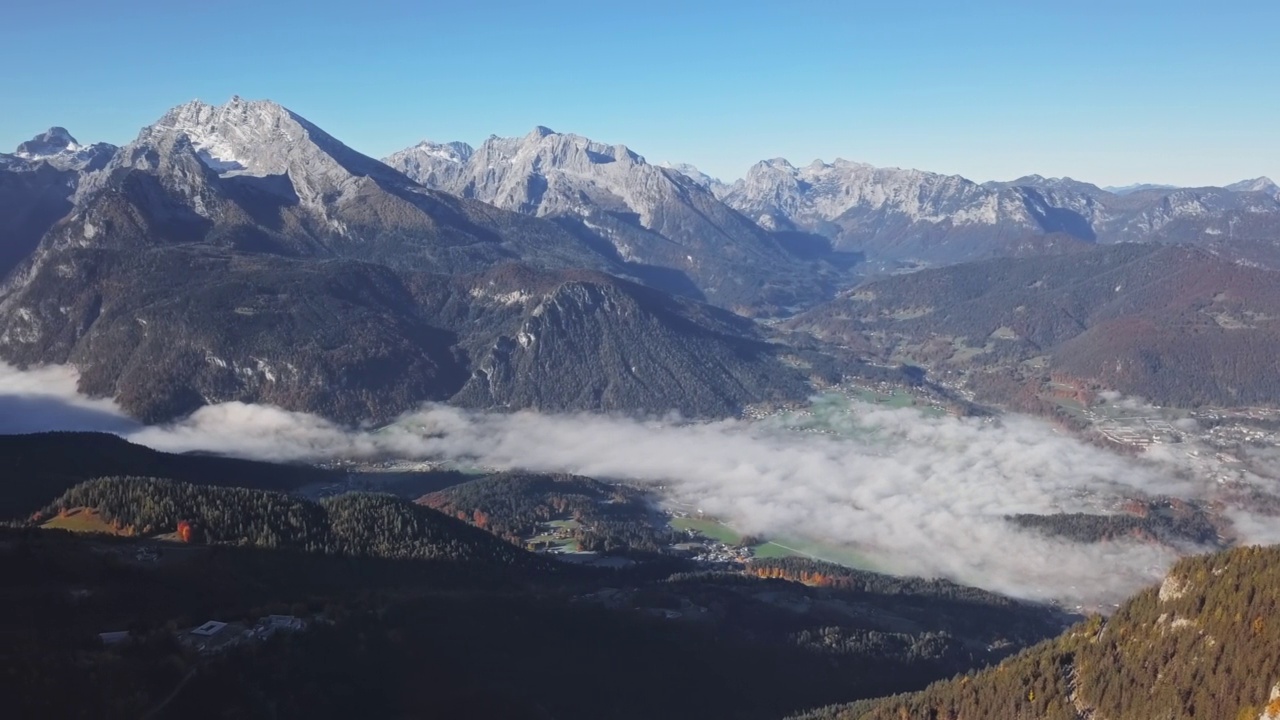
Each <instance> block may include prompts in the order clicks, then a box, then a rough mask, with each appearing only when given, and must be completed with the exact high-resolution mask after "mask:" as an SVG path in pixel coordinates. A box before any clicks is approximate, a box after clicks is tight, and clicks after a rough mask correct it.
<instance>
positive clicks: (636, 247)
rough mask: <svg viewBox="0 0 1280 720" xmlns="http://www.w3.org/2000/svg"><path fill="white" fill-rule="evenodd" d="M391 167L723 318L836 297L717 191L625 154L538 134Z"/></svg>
mask: <svg viewBox="0 0 1280 720" xmlns="http://www.w3.org/2000/svg"><path fill="white" fill-rule="evenodd" d="M386 162H387V163H388V164H390V165H391V166H393V167H395V168H397V169H399V170H401V171H403V172H404V173H406V174H407V175H409V176H410V177H413V178H414V179H416V180H418V181H419V182H422V183H423V184H425V185H428V186H430V187H434V188H438V189H440V190H444V191H446V192H450V193H454V194H456V195H459V196H461V197H465V198H475V199H477V200H483V201H484V202H487V203H491V204H493V205H496V206H498V207H500V208H505V209H508V210H514V211H517V212H521V213H524V214H527V215H533V216H536V217H542V218H550V219H554V220H556V221H557V222H558V223H559V224H560V225H562V226H563V227H565V228H567V229H570V230H571V231H572V232H573V233H575V234H576V235H578V236H579V237H582V238H584V239H588V240H589V241H590V242H592V243H593V245H594V246H595V247H600V248H604V249H606V250H607V252H609V253H610V254H612V255H613V256H614V257H616V258H617V260H618V261H619V262H620V263H622V264H623V265H625V267H626V268H627V270H628V272H629V274H631V275H633V276H635V277H637V278H639V279H641V280H642V281H644V282H646V283H648V284H651V285H655V286H658V287H662V288H664V289H666V290H670V291H676V292H682V293H684V294H687V295H692V296H694V297H705V298H706V299H708V300H710V301H712V302H715V303H716V304H719V305H721V306H725V307H732V306H739V305H752V304H774V305H781V306H786V305H793V304H796V303H798V302H805V301H810V300H813V299H816V298H817V297H820V296H821V295H822V294H823V293H825V292H827V291H828V290H829V288H828V287H826V286H824V284H823V283H822V282H821V281H815V278H817V277H818V276H817V275H816V274H815V272H814V271H813V269H812V268H810V267H808V266H807V264H806V263H805V262H801V261H799V260H798V259H797V258H796V257H795V256H794V255H793V254H792V253H790V252H788V249H787V248H786V247H785V246H784V245H783V244H780V242H779V240H778V239H777V238H776V237H774V236H773V235H772V234H771V233H769V232H767V231H766V230H765V229H763V228H761V227H759V226H757V225H756V224H754V223H752V222H751V221H750V220H748V219H747V218H744V217H743V216H742V215H740V214H739V213H737V212H735V211H734V210H732V209H730V208H729V207H727V206H726V205H725V204H724V203H722V202H720V200H719V199H717V198H716V196H715V195H714V194H713V193H712V192H711V190H710V189H709V188H710V184H709V182H702V181H700V180H692V179H690V178H689V177H687V176H686V175H684V174H682V173H681V172H677V171H676V170H672V169H669V168H664V167H659V166H656V165H651V164H649V163H648V162H646V161H645V159H644V158H643V157H641V156H639V155H637V154H636V153H635V152H632V151H631V150H630V149H628V148H627V147H626V146H624V145H607V144H604V143H599V142H595V141H593V140H590V139H588V138H584V137H581V136H578V135H571V134H562V133H556V132H553V131H551V130H549V129H547V128H545V127H538V128H535V129H534V130H533V131H532V132H530V133H529V134H528V135H526V136H524V137H523V138H499V137H491V138H489V139H488V140H487V141H485V143H484V144H483V145H481V146H480V147H479V148H477V149H474V150H473V149H472V148H470V147H469V146H467V145H464V144H462V143H449V144H447V145H439V144H436V143H430V142H424V143H421V144H419V145H416V146H414V147H411V148H408V149H406V150H403V151H400V152H398V153H395V154H394V155H392V156H390V157H388V158H387V159H386Z"/></svg>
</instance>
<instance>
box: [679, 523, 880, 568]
mask: <svg viewBox="0 0 1280 720" xmlns="http://www.w3.org/2000/svg"><path fill="white" fill-rule="evenodd" d="M671 527H673V528H675V529H677V530H693V531H694V532H697V533H699V534H700V535H702V536H703V537H707V538H710V539H712V540H717V541H719V542H722V543H724V544H726V545H737V544H738V543H739V542H741V541H742V537H743V536H742V533H739V532H738V531H737V530H734V529H733V528H731V527H729V526H728V525H725V524H724V523H721V522H719V521H716V520H709V519H705V518H701V519H700V518H672V519H671ZM751 552H752V554H753V555H755V556H756V557H758V558H764V559H768V558H783V557H807V558H810V559H813V560H825V561H827V562H832V563H836V564H837V565H846V566H848V567H852V568H858V569H861V570H875V569H876V567H875V564H874V563H873V562H871V560H869V559H868V558H867V557H866V556H865V555H863V554H862V553H860V552H857V551H856V550H852V549H850V548H846V547H837V546H832V545H824V544H821V543H813V542H806V541H803V540H793V539H791V538H779V539H777V540H770V541H768V542H764V543H761V544H759V545H753V546H752V547H751Z"/></svg>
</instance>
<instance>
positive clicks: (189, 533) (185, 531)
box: [177, 520, 195, 543]
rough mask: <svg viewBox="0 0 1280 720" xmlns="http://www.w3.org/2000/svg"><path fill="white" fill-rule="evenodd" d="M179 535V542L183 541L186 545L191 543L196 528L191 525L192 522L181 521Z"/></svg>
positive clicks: (179, 522)
mask: <svg viewBox="0 0 1280 720" xmlns="http://www.w3.org/2000/svg"><path fill="white" fill-rule="evenodd" d="M177 535H178V539H179V540H181V541H182V542H184V543H189V542H191V541H192V538H193V536H194V535H195V528H194V527H193V526H192V525H191V522H190V521H188V520H179V521H178V532H177Z"/></svg>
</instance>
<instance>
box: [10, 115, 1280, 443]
mask: <svg viewBox="0 0 1280 720" xmlns="http://www.w3.org/2000/svg"><path fill="white" fill-rule="evenodd" d="M0 211H3V212H0V275H2V276H3V280H0V359H3V360H5V361H8V362H11V363H16V364H18V365H20V366H24V367H25V366H31V365H37V364H42V363H71V364H73V365H75V366H76V367H77V368H78V369H79V370H80V372H81V387H82V389H83V390H85V391H86V392H89V393H91V394H94V395H103V396H110V397H114V398H116V399H117V400H119V401H120V402H121V404H122V405H123V406H124V407H125V408H126V409H127V410H128V411H129V412H131V413H133V414H134V415H136V416H137V417H139V418H144V419H147V420H160V419H166V418H171V417H174V416H177V415H180V414H182V413H185V412H189V411H190V410H192V409H194V408H196V407H198V406H200V405H202V404H205V403H212V402H221V401H227V400H244V401H249V402H269V403H273V404H277V405H281V406H283V407H286V408H290V409H297V410H306V411H312V412H318V413H321V414H324V415H326V416H329V417H332V418H337V419H341V420H344V421H353V422H354V421H360V420H368V419H375V420H385V419H389V418H391V417H394V416H395V415H396V414H397V413H400V412H402V411H404V410H407V409H409V408H411V407H414V406H415V405H416V404H418V403H420V402H423V401H450V402H455V403H459V404H465V405H469V406H476V407H495V408H541V409H547V410H606V411H632V412H645V413H649V412H658V413H661V412H665V411H668V410H673V409H674V410H679V411H680V412H682V413H684V414H687V415H691V416H700V417H702V416H706V417H714V416H723V415H727V414H733V413H735V412H738V411H740V410H741V409H742V408H744V407H746V406H747V405H750V404H753V403H760V402H785V401H790V400H793V399H797V398H802V397H804V396H805V395H806V394H807V393H808V392H810V391H811V389H812V387H813V386H814V384H815V382H819V383H821V382H826V381H829V380H838V379H839V378H840V377H841V376H842V375H848V374H858V373H860V372H864V371H866V370H867V367H868V366H867V365H866V364H865V363H862V362H860V358H859V357H858V356H859V354H860V353H861V354H862V355H866V354H867V353H872V354H874V349H875V348H876V347H877V345H878V342H875V341H873V340H872V339H871V335H869V334H868V333H870V334H874V333H877V332H880V331H881V330H880V329H877V328H873V327H871V326H870V325H868V324H867V323H853V324H849V323H845V324H844V325H843V326H841V327H837V326H836V325H837V324H833V322H832V318H834V317H836V316H843V313H844V311H841V310H834V309H833V308H836V307H838V306H839V305H840V304H841V303H845V302H848V300H849V298H850V297H852V296H850V295H848V294H847V293H846V294H843V295H839V293H840V292H841V291H843V290H847V289H848V288H851V287H853V286H855V285H857V284H858V283H859V282H861V281H863V280H865V279H866V278H868V277H870V278H872V279H874V278H875V277H876V276H877V275H878V274H879V273H882V272H884V271H894V272H897V271H900V270H902V269H912V268H917V267H920V266H930V265H953V264H956V263H972V262H985V261H990V262H1003V261H1004V260H1005V259H1007V258H1015V259H1016V258H1022V259H1026V260H1027V261H1029V262H1032V263H1034V262H1041V261H1043V259H1044V258H1046V257H1058V256H1061V255H1062V254H1066V253H1080V252H1086V253H1088V252H1094V251H1097V252H1103V251H1105V250H1106V248H1104V247H1101V246H1107V245H1117V244H1120V245H1131V244H1133V243H1139V244H1141V245H1142V246H1144V247H1157V246H1159V245H1169V244H1177V245H1191V246H1195V247H1198V248H1200V249H1202V250H1203V251H1204V252H1205V253H1207V255H1203V256H1202V255H1195V254H1194V253H1192V254H1185V253H1184V254H1181V255H1176V257H1177V258H1179V259H1178V260H1177V261H1176V262H1178V263H1191V264H1194V263H1196V262H1200V261H1199V260H1195V258H1201V257H1210V256H1212V257H1215V258H1219V259H1220V260H1221V261H1222V262H1223V263H1226V264H1231V263H1246V264H1251V265H1257V266H1261V267H1263V268H1265V267H1270V266H1273V265H1274V264H1275V263H1276V262H1278V261H1280V244H1277V243H1276V242H1275V241H1274V238H1275V237H1276V232H1278V231H1280V223H1278V222H1277V221H1280V194H1278V193H1277V191H1276V187H1275V185H1274V184H1273V183H1271V182H1270V181H1269V180H1267V179H1266V178H1258V179H1255V180H1249V181H1243V182H1241V183H1237V184H1236V185H1233V186H1231V187H1229V188H1198V189H1196V188H1171V189H1134V190H1133V191H1131V192H1127V193H1125V194H1118V193H1113V192H1109V191H1107V190H1103V189H1101V188H1098V187H1097V186H1095V185H1092V184H1089V183H1084V182H1079V181H1075V180H1071V179H1068V178H1044V177H1040V176H1034V175H1033V176H1027V177H1023V178H1019V179H1017V180H1014V181H1010V182H999V183H985V184H979V183H975V182H971V181H969V180H967V179H965V178H962V177H959V176H954V175H939V174H935V173H928V172H923V171H917V170H898V169H892V168H875V167H872V166H869V165H865V164H860V163H853V162H847V161H843V160H838V161H835V162H833V163H822V162H815V163H813V164H811V165H808V166H805V167H796V166H793V165H792V164H791V163H789V162H787V161H786V160H783V159H775V160H769V161H765V162H761V163H758V164H757V165H755V166H754V167H753V168H751V170H750V172H749V173H748V174H747V176H746V177H745V178H743V179H741V180H738V181H736V182H734V183H732V184H726V183H722V182H720V181H718V180H715V179H713V178H710V177H708V176H707V175H705V174H704V173H700V172H698V171H697V170H696V169H695V168H693V167H691V166H687V165H670V164H663V165H656V164H651V163H649V162H647V161H646V160H645V159H644V158H643V156H641V155H639V154H638V153H636V152H634V151H632V150H631V149H629V148H627V147H626V146H623V145H619V144H606V143H600V142H596V141H593V140H591V139H588V138H585V137H581V136H578V135H573V134H567V133H557V132H553V131H551V130H549V129H547V128H544V127H538V128H535V129H534V130H533V131H532V132H530V133H529V134H527V135H525V136H524V137H519V138H499V137H491V138H489V139H488V140H486V141H485V142H484V143H483V144H482V145H481V146H480V147H479V148H472V147H471V146H469V145H467V144H465V143H459V142H452V143H443V144H440V143H433V142H426V141H424V142H422V143H419V144H418V145H415V146H413V147H410V148H407V149H405V150H403V151H400V152H398V153H394V154H393V155H391V156H389V157H388V158H386V159H385V162H384V161H378V160H375V159H373V158H370V157H368V156H365V155H362V154H360V153H358V152H356V151H355V150H352V149H351V148H349V147H347V146H346V145H344V144H343V143H341V142H340V141H339V140H337V139H336V138H334V137H333V136H331V135H329V134H328V133H326V132H325V131H323V130H322V129H320V128H319V127H317V126H316V125H315V124H313V123H311V122H310V121H308V120H306V119H305V118H302V117H300V116H299V115H297V114H296V113H294V112H292V111H290V110H288V109H287V108H284V107H282V106H280V105H278V104H275V103H272V102H269V101H261V100H258V101H249V100H243V99H241V98H239V97H233V98H232V99H231V100H230V101H229V102H227V103H225V104H223V105H220V106H215V105H209V104H206V103H203V102H200V101H192V102H189V103H186V104H183V105H180V106H178V107H175V108H173V109H172V110H170V111H168V112H167V113H165V114H164V115H163V117H161V118H160V119H158V120H157V121H156V122H155V123H153V124H152V125H149V126H147V127H145V128H143V129H142V130H141V131H140V132H139V134H138V136H137V137H136V138H135V139H134V140H133V141H131V142H129V143H127V144H126V145H124V146H123V147H119V148H117V147H114V146H111V145H106V144H101V143H100V144H96V145H84V144H81V143H80V142H79V141H77V140H76V139H75V138H73V137H72V136H71V135H70V134H69V133H68V132H67V131H66V130H65V129H62V128H58V127H54V128H51V129H50V130H49V131H48V132H46V133H44V134H42V135H40V136H38V137H36V138H34V139H32V140H31V141H29V142H26V143H23V144H22V145H21V146H20V147H19V148H17V150H16V152H14V153H12V154H9V155H0ZM1122 254H1123V251H1122ZM1167 257H1169V258H1171V257H1174V256H1167ZM1043 262H1047V263H1048V265H1053V262H1054V261H1052V260H1050V261H1043ZM957 267H959V268H964V267H967V265H959V266H957ZM991 267H993V268H999V267H1002V266H999V265H996V266H991ZM955 272H958V273H967V272H970V271H969V270H964V269H959V270H956V271H955ZM976 272H979V273H988V274H989V273H990V272H991V270H990V269H988V270H978V271H976ZM1019 272H1020V271H1019ZM1259 272H1264V271H1263V270H1259ZM904 277H909V276H904ZM922 277H927V276H922ZM1262 277H1269V276H1262ZM922 281H923V280H922ZM885 282H901V283H903V287H904V288H909V286H910V284H911V283H912V282H915V281H913V280H897V279H893V278H891V279H889V280H886V281H885ZM1265 284H1266V283H1265V282H1263V281H1258V282H1254V283H1252V284H1251V285H1250V287H1262V286H1264V285H1265ZM997 286H998V284H997V285H993V286H992V287H997ZM886 287H887V286H886ZM1015 294H1016V293H1012V292H1010V293H1006V294H1004V295H1003V297H1012V296H1014V295H1015ZM992 297H993V298H994V297H995V295H993V296H992ZM956 299H957V298H947V297H941V296H940V297H938V298H936V299H935V303H936V302H941V303H948V304H954V303H953V301H954V300H956ZM828 301H830V302H832V303H833V304H832V305H824V303H826V302H828ZM1264 304H1265V303H1264ZM1126 307H1128V306H1126ZM815 308H817V309H815ZM988 311H989V313H991V314H990V315H989V316H985V315H984V316H981V317H983V318H985V319H991V318H993V317H995V316H996V315H998V314H999V313H1000V312H1003V310H997V309H994V308H987V309H985V310H982V312H988ZM1254 311H1256V312H1259V313H1263V315H1260V316H1258V317H1271V315H1270V314H1269V311H1267V310H1266V309H1265V308H1264V309H1261V310H1251V312H1254ZM806 312H807V313H808V314H805V315H802V317H803V318H805V319H801V320H796V321H793V322H791V323H790V324H788V325H786V326H778V325H776V324H773V323H764V324H762V323H754V322H751V321H750V320H747V319H745V318H744V317H743V316H746V317H752V316H755V317H763V318H781V317H787V316H794V315H797V314H801V313H806ZM1153 317H1154V316H1153ZM1233 317H1234V316H1233ZM933 320H934V319H932V318H928V319H925V320H921V322H933ZM1261 322H1263V321H1262V320H1257V319H1256V318H1255V320H1249V321H1248V322H1247V323H1246V324H1247V325H1249V326H1250V327H1254V326H1256V325H1258V323H1261ZM1156 324H1157V325H1159V323H1156ZM1089 327H1091V326H1089V325H1088V324H1087V323H1086V324H1085V325H1084V326H1082V328H1081V329H1082V330H1083V329H1088V328H1089ZM1161 327H1164V329H1163V330H1161V331H1159V332H1157V333H1155V334H1154V335H1151V334H1148V335H1143V334H1139V335H1137V336H1136V337H1141V338H1145V339H1147V340H1149V341H1150V342H1158V343H1164V344H1165V346H1167V347H1170V348H1171V347H1172V345H1170V344H1169V343H1170V340H1169V338H1171V337H1172V336H1173V335H1171V333H1174V331H1173V329H1172V326H1168V325H1167V324H1165V325H1163V326H1161ZM796 331H799V332H801V333H806V334H809V333H817V334H818V335H819V336H821V337H823V338H826V339H827V341H828V344H827V345H825V346H809V345H808V344H809V343H810V342H811V341H809V340H805V339H804V338H803V337H801V336H800V335H797V334H795V333H796ZM948 332H950V331H948ZM788 333H790V334H789V335H788ZM1175 334H1176V333H1175ZM855 335H856V336H857V337H856V338H855ZM1085 335H1086V336H1098V335H1102V336H1104V337H1111V335H1109V334H1107V333H1104V332H1103V331H1101V330H1094V331H1092V332H1090V333H1086V334H1085ZM1232 337H1233V338H1237V339H1238V338H1240V337H1243V335H1240V334H1239V333H1235V334H1233V335H1232ZM837 338H838V342H836V339H837ZM1158 338H1163V339H1158ZM797 343H799V345H803V346H805V348H806V349H805V351H804V352H802V353H800V354H803V355H805V356H806V357H805V358H804V359H799V358H798V355H797V348H798V347H799V346H798V345H797ZM1077 344H1079V343H1077ZM1101 344H1102V345H1106V342H1103V343H1101ZM841 346H843V347H841ZM1071 347H1072V346H1070V345H1066V344H1064V345H1063V346H1062V347H1061V348H1055V350H1054V352H1055V353H1056V355H1055V357H1056V358H1059V360H1058V361H1060V362H1062V363H1064V364H1070V365H1072V366H1073V367H1075V368H1076V369H1077V370H1078V371H1080V372H1090V373H1093V374H1094V375H1097V376H1106V379H1107V380H1108V381H1114V382H1115V383H1119V384H1126V383H1127V384H1128V385H1130V386H1134V387H1146V386H1147V383H1145V382H1144V381H1139V380H1134V379H1133V378H1132V377H1131V374H1129V375H1126V374H1124V373H1121V375H1124V377H1121V376H1120V375H1116V373H1115V372H1111V371H1105V372H1104V370H1105V369H1106V368H1107V367H1110V366H1107V365H1106V364H1105V363H1102V364H1101V365H1099V363H1101V362H1102V361H1101V360H1100V359H1099V358H1110V357H1111V355H1112V354H1116V353H1119V354H1125V355H1133V354H1134V353H1139V354H1141V353H1144V352H1146V351H1147V350H1148V349H1149V348H1148V347H1147V346H1145V345H1144V346H1142V347H1133V348H1129V349H1123V348H1119V347H1112V350H1111V351H1109V352H1110V353H1111V354H1108V353H1101V354H1099V355H1097V356H1096V358H1095V361H1088V360H1087V358H1088V357H1090V354H1089V353H1087V352H1086V353H1074V354H1073V353H1072V351H1071ZM1169 352H1173V351H1172V350H1169ZM1073 357H1074V358H1077V359H1076V360H1074V361H1071V362H1070V363H1068V358H1073ZM850 360H853V361H854V362H852V363H851V362H850ZM1091 363H1092V364H1091ZM1138 365H1141V364H1140V363H1139V364H1138ZM1095 366H1097V367H1095ZM1129 366H1134V364H1133V363H1130V365H1129ZM1165 367H1168V365H1167V364H1166V365H1165ZM818 368H821V370H819V369H818ZM876 372H883V370H877V371H876ZM817 374H821V375H822V376H823V377H822V378H818V377H817ZM1112 376H1115V377H1112ZM1126 378H1128V379H1126ZM580 380H581V381H580ZM1228 380H1229V379H1224V380H1223V381H1222V382H1223V383H1224V385H1223V387H1226V386H1227V385H1229V384H1230V383H1229V382H1228ZM1167 382H1169V383H1175V384H1176V383H1180V382H1183V378H1182V375H1180V374H1177V375H1175V376H1172V377H1171V379H1169V380H1168V381H1167ZM1184 384H1185V383H1184ZM1232 387H1235V388H1237V389H1236V390H1233V391H1232V392H1231V393H1227V394H1226V395H1223V393H1220V392H1217V391H1212V392H1208V394H1207V395H1206V397H1209V398H1211V399H1213V400H1215V401H1217V400H1222V399H1229V398H1231V397H1237V396H1238V398H1239V399H1245V398H1253V399H1258V400H1261V399H1266V398H1269V397H1270V390H1266V391H1258V392H1254V391H1248V390H1239V387H1238V383H1237V384H1236V385H1232Z"/></svg>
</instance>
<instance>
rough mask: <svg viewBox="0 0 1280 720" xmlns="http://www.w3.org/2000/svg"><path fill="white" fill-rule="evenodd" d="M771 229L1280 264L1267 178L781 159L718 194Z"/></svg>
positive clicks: (880, 253)
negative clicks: (1069, 173) (1144, 180)
mask: <svg viewBox="0 0 1280 720" xmlns="http://www.w3.org/2000/svg"><path fill="white" fill-rule="evenodd" d="M717 194H718V195H719V196H720V197H721V198H723V199H724V201H725V202H726V203H728V204H729V205H730V206H732V207H734V208H735V209H737V210H739V211H741V212H742V213H743V214H745V215H747V216H748V217H750V218H752V219H753V220H755V221H756V222H757V223H759V224H760V225H761V226H762V227H765V228H769V229H791V230H796V229H799V230H805V231H809V232H815V233H820V234H822V235H824V236H827V237H829V238H831V239H832V241H833V242H834V244H835V246H836V247H837V248H841V249H847V250H853V251H861V252H865V253H866V254H867V256H868V259H870V260H875V261H882V262H887V263H902V262H912V263H925V264H947V263H954V262H963V261H968V260H975V259H981V258H986V257H994V256H1000V255H1007V254H1010V251H1009V249H1010V247H1014V246H1016V245H1017V244H1018V243H1019V242H1020V241H1021V240H1022V239H1024V238H1026V237H1027V236H1032V235H1047V234H1054V233H1065V234H1068V235H1070V236H1073V237H1075V238H1077V239H1080V240H1083V241H1088V242H1098V243H1117V242H1168V243H1191V244H1197V245H1202V246H1205V247H1209V248H1212V249H1214V250H1215V251H1218V252H1222V253H1223V254H1226V255H1229V256H1233V257H1238V258H1241V259H1245V260H1251V261H1254V262H1261V263H1264V264H1268V265H1278V264H1280V250H1278V249H1277V246H1276V243H1275V242H1274V238H1275V236H1276V234H1277V232H1278V231H1280V193H1278V192H1277V189H1276V187H1275V186H1274V184H1272V183H1271V182H1270V181H1269V180H1267V179H1266V178H1258V179H1256V180H1248V181H1244V182H1241V183H1236V184H1234V185H1231V186H1229V187H1227V188H1165V187H1158V186H1141V187H1138V188H1126V189H1124V192H1123V193H1113V192H1109V191H1107V190H1103V189H1101V188H1099V187H1097V186H1096V185H1092V184H1089V183H1084V182H1079V181H1076V180H1072V179H1070V178H1043V177H1040V176H1038V175H1032V176H1027V177H1024V178H1019V179H1017V180H1014V181H1011V182H992V183H986V184H978V183H975V182H972V181H970V180H967V179H965V178H963V177H960V176H957V175H939V174H937V173H930V172H923V171H919V170H900V169H897V168H878V167H873V166H870V165H866V164H863V163H856V162H849V161H846V160H836V161H834V162H832V163H824V162H821V161H815V162H813V163H812V164H810V165H807V166H804V167H796V166H794V165H792V164H791V163H789V162H787V161H786V160H784V159H781V158H777V159H773V160H766V161H763V162H760V163H757V164H756V165H755V166H753V167H752V168H751V170H750V171H749V172H748V173H747V175H746V177H744V178H743V179H741V180H738V181H737V182H735V183H733V184H732V185H731V186H728V187H727V189H723V190H720V191H718V192H717Z"/></svg>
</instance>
